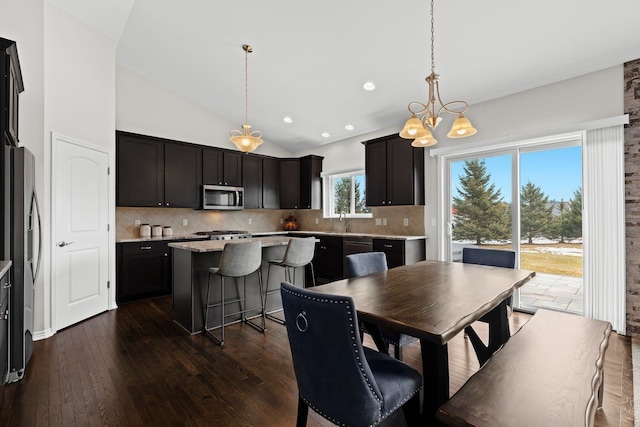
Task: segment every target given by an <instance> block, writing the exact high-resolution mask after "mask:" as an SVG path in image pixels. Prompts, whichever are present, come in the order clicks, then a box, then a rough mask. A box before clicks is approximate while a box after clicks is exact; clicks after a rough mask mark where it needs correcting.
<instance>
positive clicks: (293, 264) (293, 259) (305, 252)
mask: <svg viewBox="0 0 640 427" xmlns="http://www.w3.org/2000/svg"><path fill="white" fill-rule="evenodd" d="M315 251H316V238H315V237H304V238H301V237H292V238H291V240H289V243H288V244H287V250H286V251H285V253H284V258H282V259H275V260H271V261H269V269H268V270H267V286H266V290H265V293H264V307H265V309H266V308H267V297H268V296H269V294H273V293H276V292H278V293H279V292H280V286H279V284H280V281H278V288H277V289H272V290H269V277H270V275H271V267H272V266H274V265H275V266H278V267H283V268H284V277H285V281H287V282H289V283H292V284H293V285H295V284H296V281H295V280H296V268H298V267H305V266H306V265H309V266H310V267H311V281H312V283H313V286H315V285H316V275H315V272H314V271H313V262H312V261H313V255H314V254H315ZM291 273H293V274H291ZM266 316H267V318H268V319H270V320H273V321H274V322H276V323H280V324H281V325H284V320H282V319H279V318H277V317H275V316H274V315H272V314H269V313H267V314H266Z"/></svg>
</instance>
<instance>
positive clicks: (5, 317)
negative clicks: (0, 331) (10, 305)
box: [0, 310, 9, 320]
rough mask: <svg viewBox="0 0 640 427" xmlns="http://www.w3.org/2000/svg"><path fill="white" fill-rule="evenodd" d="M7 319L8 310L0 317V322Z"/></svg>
mask: <svg viewBox="0 0 640 427" xmlns="http://www.w3.org/2000/svg"><path fill="white" fill-rule="evenodd" d="M8 318H9V310H7V311H5V312H4V313H2V314H1V315H0V320H7V319H8Z"/></svg>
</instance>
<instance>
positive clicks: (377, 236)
mask: <svg viewBox="0 0 640 427" xmlns="http://www.w3.org/2000/svg"><path fill="white" fill-rule="evenodd" d="M289 233H290V235H291V236H296V235H303V236H311V235H313V236H336V237H368V238H372V239H389V240H421V239H427V238H428V236H401V235H386V234H373V233H351V232H346V233H340V232H335V231H331V232H329V231H290V232H289Z"/></svg>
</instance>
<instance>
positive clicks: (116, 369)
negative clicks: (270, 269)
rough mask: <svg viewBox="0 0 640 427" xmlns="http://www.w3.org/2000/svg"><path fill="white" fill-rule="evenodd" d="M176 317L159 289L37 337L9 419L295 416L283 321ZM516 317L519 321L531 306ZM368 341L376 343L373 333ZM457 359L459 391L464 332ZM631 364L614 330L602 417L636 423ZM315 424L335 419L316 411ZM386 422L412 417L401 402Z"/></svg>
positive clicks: (161, 421)
mask: <svg viewBox="0 0 640 427" xmlns="http://www.w3.org/2000/svg"><path fill="white" fill-rule="evenodd" d="M171 319H172V309H171V298H168V297H164V298H157V299H152V300H147V301H142V302H134V303H129V304H124V305H121V306H120V308H118V309H117V310H114V311H111V312H108V313H104V314H101V315H98V316H96V317H93V318H91V319H89V320H86V321H84V322H82V323H80V324H78V325H75V326H72V327H70V328H67V329H65V330H63V331H60V332H58V333H57V334H56V335H54V336H53V337H51V338H49V339H47V340H42V341H37V342H36V343H35V350H34V353H33V357H32V359H31V362H30V363H29V366H28V367H27V373H26V376H25V378H24V379H23V380H22V381H19V382H17V383H14V384H9V385H7V387H6V391H5V396H4V400H3V402H2V406H1V412H0V425H1V426H41V425H55V426H74V425H79V426H102V425H110V426H127V425H134V426H138V425H140V426H142V425H146V426H150V425H153V426H156V425H158V426H165V425H166V426H181V425H184V426H199V425H202V426H293V425H295V419H296V406H297V388H296V382H295V377H294V374H293V368H292V365H291V357H290V352H289V343H288V341H287V335H286V331H285V329H284V327H283V326H281V325H278V324H276V323H273V322H269V323H268V325H267V326H268V328H269V329H268V330H267V332H266V333H265V334H264V335H263V334H261V333H259V332H257V331H256V330H254V329H253V328H251V327H246V326H244V325H239V324H238V325H232V326H230V327H228V328H225V332H226V335H227V336H226V337H225V338H226V339H225V342H226V347H225V348H224V349H222V348H220V347H218V346H217V345H216V344H215V343H214V342H213V341H212V340H211V339H210V338H207V337H205V336H203V335H195V336H189V335H187V333H185V332H184V331H183V330H182V329H180V328H179V327H178V326H177V325H175V324H174V323H173V322H172V320H171ZM511 319H512V331H513V330H516V329H517V328H519V327H520V326H521V325H522V324H523V323H526V321H527V320H528V319H529V316H528V315H525V314H521V313H514V315H513V316H512V318H511ZM478 325H479V327H482V326H483V324H478ZM483 332H485V331H483ZM327 333H330V331H327ZM365 344H366V345H369V346H373V344H372V342H371V341H370V340H369V338H367V339H366V340H365ZM540 351H544V349H540ZM404 356H405V362H407V363H408V364H410V365H411V366H414V367H415V368H416V369H418V370H421V366H420V347H419V344H412V345H410V346H407V347H405V349H404ZM449 360H450V370H451V392H452V393H453V392H455V391H456V390H457V389H458V388H459V387H460V386H461V385H462V384H463V383H464V382H465V381H466V380H467V378H468V377H469V376H470V375H471V374H473V373H474V372H475V371H476V370H477V369H478V362H477V361H476V359H475V355H474V353H473V350H472V348H471V345H470V343H469V342H468V340H465V339H464V338H463V337H462V336H458V337H456V338H455V339H454V340H453V341H452V342H451V343H450V347H449ZM631 372H632V368H631V349H630V339H629V338H627V337H622V336H619V335H617V334H615V333H614V334H613V335H612V336H611V340H610V344H609V348H608V350H607V357H606V363H605V396H604V407H603V409H602V410H600V411H598V415H597V417H596V426H618V425H620V426H633V394H632V378H631ZM427 386H428V385H427ZM514 424H517V421H516V420H514ZM308 425H309V426H329V425H332V424H331V423H329V422H328V421H326V420H324V419H323V418H321V417H320V416H318V415H317V414H315V413H313V411H310V412H309V422H308ZM383 425H384V426H404V419H403V417H402V413H401V411H399V413H398V414H397V416H395V417H394V418H392V419H390V420H388V421H386V422H385V423H384V424H383Z"/></svg>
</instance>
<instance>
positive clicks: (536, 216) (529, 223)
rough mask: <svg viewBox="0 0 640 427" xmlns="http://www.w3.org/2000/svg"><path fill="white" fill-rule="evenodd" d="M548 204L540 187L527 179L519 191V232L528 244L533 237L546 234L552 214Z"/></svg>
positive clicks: (547, 199) (531, 241) (547, 198)
mask: <svg viewBox="0 0 640 427" xmlns="http://www.w3.org/2000/svg"><path fill="white" fill-rule="evenodd" d="M552 210H553V207H551V206H549V197H548V196H546V195H545V194H544V192H543V191H542V189H541V188H540V187H538V186H537V185H534V184H533V183H532V182H531V181H528V182H527V183H526V184H525V185H524V186H523V187H522V191H521V192H520V233H521V235H522V237H526V238H527V240H528V241H529V244H532V243H533V238H534V237H538V236H543V235H546V234H547V233H548V232H549V230H550V227H551V222H552V219H553V216H552V215H551V211H552Z"/></svg>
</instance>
